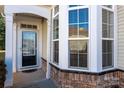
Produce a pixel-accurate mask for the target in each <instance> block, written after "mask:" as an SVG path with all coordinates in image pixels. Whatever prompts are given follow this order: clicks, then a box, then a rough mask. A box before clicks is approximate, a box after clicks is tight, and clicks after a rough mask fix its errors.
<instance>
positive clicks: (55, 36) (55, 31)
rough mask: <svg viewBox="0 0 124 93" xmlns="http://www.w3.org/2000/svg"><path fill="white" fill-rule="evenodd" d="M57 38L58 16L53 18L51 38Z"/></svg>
mask: <svg viewBox="0 0 124 93" xmlns="http://www.w3.org/2000/svg"><path fill="white" fill-rule="evenodd" d="M58 38H59V16H57V17H55V18H54V19H53V39H58Z"/></svg>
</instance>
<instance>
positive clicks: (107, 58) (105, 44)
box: [102, 40, 113, 68]
mask: <svg viewBox="0 0 124 93" xmlns="http://www.w3.org/2000/svg"><path fill="white" fill-rule="evenodd" d="M112 49H113V47H112V40H102V66H103V68H104V67H110V66H113V63H112V58H113V57H112V56H113V55H112Z"/></svg>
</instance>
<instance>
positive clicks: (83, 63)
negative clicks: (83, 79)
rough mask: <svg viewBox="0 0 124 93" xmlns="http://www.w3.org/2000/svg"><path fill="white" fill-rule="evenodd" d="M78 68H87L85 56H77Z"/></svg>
mask: <svg viewBox="0 0 124 93" xmlns="http://www.w3.org/2000/svg"><path fill="white" fill-rule="evenodd" d="M79 67H85V68H86V67H87V54H79Z"/></svg>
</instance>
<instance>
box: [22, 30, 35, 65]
mask: <svg viewBox="0 0 124 93" xmlns="http://www.w3.org/2000/svg"><path fill="white" fill-rule="evenodd" d="M36 64H37V33H36V32H32V31H23V32H22V67H25V66H33V65H36Z"/></svg>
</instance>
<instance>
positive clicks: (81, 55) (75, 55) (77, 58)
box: [69, 40, 87, 68]
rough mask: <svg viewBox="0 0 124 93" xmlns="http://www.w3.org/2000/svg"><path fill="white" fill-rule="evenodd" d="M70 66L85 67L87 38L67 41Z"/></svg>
mask: <svg viewBox="0 0 124 93" xmlns="http://www.w3.org/2000/svg"><path fill="white" fill-rule="evenodd" d="M69 49H70V50H69V53H70V66H72V67H85V68H87V40H70V41H69Z"/></svg>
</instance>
